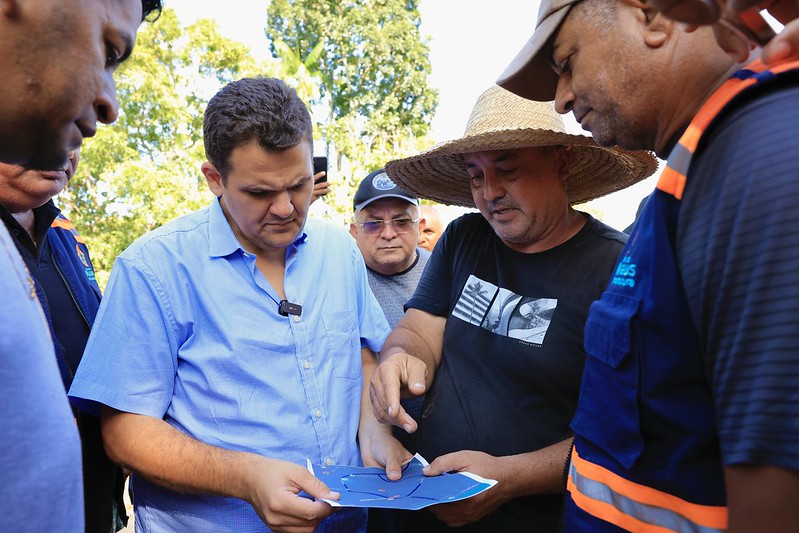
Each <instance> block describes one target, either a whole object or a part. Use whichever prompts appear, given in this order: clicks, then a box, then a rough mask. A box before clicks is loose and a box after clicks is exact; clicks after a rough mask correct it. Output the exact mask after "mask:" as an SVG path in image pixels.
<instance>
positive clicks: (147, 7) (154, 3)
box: [141, 0, 162, 21]
mask: <svg viewBox="0 0 799 533" xmlns="http://www.w3.org/2000/svg"><path fill="white" fill-rule="evenodd" d="M161 7H162V6H161V0H141V19H142V21H144V20H146V19H147V16H148V15H149V14H150V13H155V14H156V15H155V17H153V18H152V19H150V20H155V19H157V18H158V16H159V15H160V14H161Z"/></svg>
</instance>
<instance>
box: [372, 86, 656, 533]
mask: <svg viewBox="0 0 799 533" xmlns="http://www.w3.org/2000/svg"><path fill="white" fill-rule="evenodd" d="M655 167H656V163H655V160H654V158H653V157H652V156H651V155H650V154H648V153H646V152H624V151H621V150H616V149H606V148H600V147H598V146H596V145H595V144H593V143H592V142H591V141H590V140H589V139H588V138H586V137H583V136H577V135H569V134H566V133H565V132H564V130H563V125H562V122H561V121H560V119H559V117H558V116H557V114H556V113H555V110H554V108H553V106H552V104H542V103H536V102H531V101H528V100H524V99H521V98H519V97H516V96H514V95H512V94H511V93H509V92H507V91H505V90H504V89H501V88H499V87H493V88H491V89H489V90H488V91H486V92H485V93H484V94H483V95H482V96H481V97H480V99H479V100H478V102H477V104H476V106H475V108H474V110H473V112H472V116H471V118H470V121H469V124H468V125H467V129H466V133H465V134H464V136H463V137H462V138H460V139H458V140H455V141H450V142H447V143H443V144H440V145H438V146H436V147H434V148H432V149H431V150H429V151H427V152H425V153H423V154H420V155H418V156H415V157H411V158H408V159H405V160H400V161H394V162H392V163H389V164H388V165H387V166H386V171H387V172H388V174H389V176H390V177H391V178H392V179H393V180H394V181H396V182H397V183H399V184H400V185H401V186H402V187H403V188H405V189H406V190H409V191H411V192H412V193H414V194H417V195H419V196H421V197H427V198H431V199H433V200H436V201H439V202H442V203H448V204H457V205H463V206H471V207H477V208H478V209H479V210H480V214H469V215H465V216H463V217H461V218H460V219H458V220H456V221H454V222H453V223H452V224H450V226H449V227H448V228H447V230H446V231H445V233H444V235H443V237H442V238H441V240H440V241H439V243H438V244H437V245H436V248H435V249H434V251H433V255H432V256H431V258H430V261H429V263H428V267H427V269H426V270H425V273H424V275H423V276H422V279H421V281H420V284H419V287H418V288H417V290H416V292H415V294H414V296H413V298H412V299H411V300H410V301H409V302H408V305H407V307H408V310H407V312H406V314H405V316H404V317H403V318H402V320H401V321H400V323H399V325H398V326H397V328H396V329H395V330H394V331H393V332H392V333H391V335H390V336H389V337H388V339H387V340H386V343H385V344H384V346H383V351H382V353H381V361H380V365H379V366H378V368H377V370H375V373H374V374H373V377H372V382H371V400H372V405H373V407H374V411H375V414H376V416H377V418H378V419H379V420H380V421H381V422H384V423H387V424H393V425H396V426H399V427H402V428H404V429H405V430H406V431H408V432H409V433H411V432H417V435H418V436H417V439H418V440H417V443H418V447H419V452H420V453H421V454H422V455H423V456H424V457H425V458H427V459H428V460H433V461H432V463H431V464H430V466H429V467H428V468H427V469H426V471H425V473H426V474H427V475H438V474H442V473H445V472H449V471H469V472H473V473H476V474H479V475H481V476H484V477H487V478H492V479H496V480H498V481H499V483H498V484H497V485H496V486H495V487H494V488H492V489H491V490H489V491H486V492H484V493H483V494H481V495H479V496H476V497H474V498H470V499H467V500H464V501H461V502H457V503H451V504H445V505H437V506H433V507H431V508H430V510H431V511H432V514H430V513H429V512H427V511H425V512H421V513H417V514H416V515H415V517H414V519H415V521H416V523H415V524H413V525H411V526H409V527H408V528H407V529H406V530H407V531H437V530H446V529H448V528H449V527H461V526H465V527H464V529H461V530H460V531H491V532H492V533H493V532H498V531H503V532H513V531H554V530H556V529H557V527H558V522H559V517H560V514H561V505H562V497H561V496H560V495H559V494H558V493H559V492H560V491H561V487H562V472H563V466H564V464H565V462H566V457H567V452H568V448H569V445H570V441H571V433H570V430H569V421H570V420H571V417H572V415H573V414H574V410H575V407H576V403H577V394H578V390H579V386H580V379H581V374H582V367H583V362H584V352H583V348H582V331H583V326H584V323H585V318H586V315H587V312H588V307H589V305H590V303H591V302H592V301H593V300H594V299H596V298H597V297H598V296H599V295H600V294H601V291H602V289H603V288H604V287H605V285H606V284H607V281H608V279H609V277H610V274H611V271H612V269H613V266H614V264H615V261H616V258H617V256H618V254H619V252H620V251H621V249H622V246H623V244H624V242H625V241H626V236H625V235H624V234H622V233H620V232H618V231H616V230H613V229H611V228H609V227H607V226H605V225H604V224H602V223H601V222H599V221H597V220H595V219H593V218H592V217H591V216H589V215H587V214H585V213H580V212H578V211H576V210H574V209H573V208H572V207H571V204H574V203H580V202H585V201H588V200H590V199H592V198H596V197H599V196H602V195H604V194H607V193H609V192H612V191H615V190H618V189H620V188H623V187H625V186H627V185H629V184H631V183H634V182H636V181H638V180H640V179H642V178H644V177H646V176H647V175H649V174H650V173H652V172H653V171H654V170H655ZM425 392H426V393H427V397H426V400H425V406H424V409H423V413H422V417H421V420H414V419H413V418H412V417H410V416H409V415H408V414H407V413H406V412H405V411H404V410H403V409H402V408H401V406H400V402H399V399H400V394H403V395H404V396H406V397H407V396H418V395H421V394H423V393H425ZM361 445H362V448H363V447H365V448H366V450H367V452H368V453H371V456H372V457H373V458H374V460H375V462H376V463H377V464H383V465H385V466H386V470H387V472H388V475H389V477H390V478H392V479H396V478H398V477H399V469H398V466H399V458H401V457H402V454H401V452H402V450H399V449H398V447H397V445H396V443H395V442H392V441H391V440H390V439H389V438H388V437H387V436H386V435H385V434H381V435H380V436H375V437H374V438H373V439H362V442H361Z"/></svg>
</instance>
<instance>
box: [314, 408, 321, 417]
mask: <svg viewBox="0 0 799 533" xmlns="http://www.w3.org/2000/svg"><path fill="white" fill-rule="evenodd" d="M314 414H315V415H316V418H321V417H322V410H321V409H317V410H316V412H315V413H314Z"/></svg>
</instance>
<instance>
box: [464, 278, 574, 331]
mask: <svg viewBox="0 0 799 533" xmlns="http://www.w3.org/2000/svg"><path fill="white" fill-rule="evenodd" d="M557 306H558V300H557V299H554V298H535V297H531V296H520V295H518V294H516V293H514V292H512V291H509V290H508V289H503V288H501V287H497V286H496V285H494V284H493V283H489V282H487V281H483V280H481V279H480V278H478V277H476V276H474V275H471V276H469V279H468V280H467V281H466V285H465V286H464V287H463V291H462V292H461V296H460V298H458V303H457V304H456V305H455V309H454V310H453V311H452V316H454V317H455V318H459V319H461V320H463V321H464V322H468V323H469V324H474V325H475V326H479V327H481V328H483V329H487V330H488V331H490V332H491V333H495V334H497V335H504V336H506V337H511V338H514V339H519V340H520V341H523V342H527V343H530V344H537V345H539V346H540V345H541V344H542V343H543V342H544V336H545V335H546V333H547V329H548V328H549V324H550V323H551V322H552V314H553V313H554V312H555V308H556V307H557Z"/></svg>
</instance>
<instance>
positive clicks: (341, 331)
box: [322, 310, 362, 379]
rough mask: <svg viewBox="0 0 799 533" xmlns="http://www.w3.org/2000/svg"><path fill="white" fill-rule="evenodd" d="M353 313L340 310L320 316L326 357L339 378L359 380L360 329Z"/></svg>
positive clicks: (360, 372)
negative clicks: (325, 344) (329, 359)
mask: <svg viewBox="0 0 799 533" xmlns="http://www.w3.org/2000/svg"><path fill="white" fill-rule="evenodd" d="M354 313H355V312H354V311H345V310H342V311H334V312H328V313H323V314H322V323H323V325H324V328H325V333H326V337H327V347H328V352H327V353H328V357H330V358H331V360H332V362H333V371H334V374H335V375H336V376H337V377H340V378H347V379H359V378H360V377H361V375H362V365H361V337H360V329H359V328H358V324H357V323H356V321H355V317H354Z"/></svg>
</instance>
